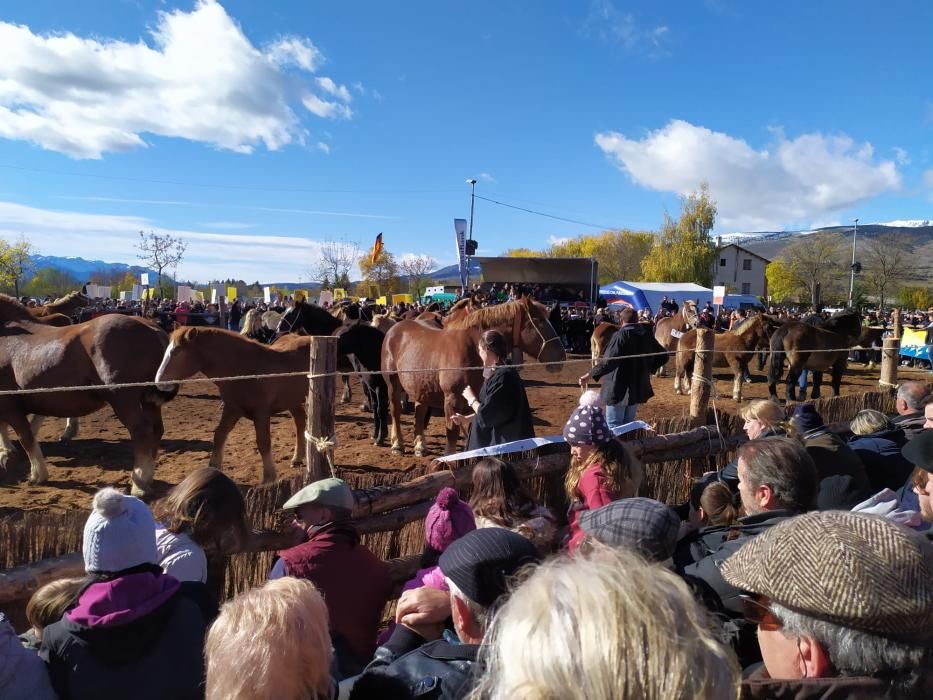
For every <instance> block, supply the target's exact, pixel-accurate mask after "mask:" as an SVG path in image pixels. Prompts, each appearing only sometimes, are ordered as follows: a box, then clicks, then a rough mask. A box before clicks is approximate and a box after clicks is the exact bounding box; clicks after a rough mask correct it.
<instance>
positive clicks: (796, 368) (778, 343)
mask: <svg viewBox="0 0 933 700" xmlns="http://www.w3.org/2000/svg"><path fill="white" fill-rule="evenodd" d="M861 331H862V326H861V320H860V317H859V314H858V313H857V312H855V311H840V312H839V313H836V314H833V316H832V318H830V319H828V320H826V321H822V322H821V324H820V326H816V325H813V324H810V323H804V322H803V321H787V322H786V323H785V324H784V325H782V326H781V327H780V328H778V329H777V330H776V331H775V332H774V335H772V336H771V364H770V365H769V367H768V392H769V394H770V395H771V399H772V400H774V401H777V383H778V382H779V381H780V380H781V375H783V374H784V361H785V359H786V360H787V363H788V365H789V367H788V369H787V377H786V379H785V385H786V395H787V400H788V401H794V400H795V398H796V397H795V392H796V389H795V387H796V386H797V380H798V379H799V378H800V373H801V372H802V371H803V370H805V369H808V370H811V371H812V372H813V392H812V394H811V398H814V399H818V398H819V397H820V385H821V383H822V381H823V372H826V371H831V372H832V387H833V396H839V388H840V387H841V386H842V375H843V373H844V372H845V369H846V360H847V359H848V357H849V348H850V347H852V345H853V343H855V342H856V340H857V339H858V337H859V335H860V334H861ZM827 351H829V352H827ZM805 398H806V391H803V392H801V397H800V399H801V400H804V399H805Z"/></svg>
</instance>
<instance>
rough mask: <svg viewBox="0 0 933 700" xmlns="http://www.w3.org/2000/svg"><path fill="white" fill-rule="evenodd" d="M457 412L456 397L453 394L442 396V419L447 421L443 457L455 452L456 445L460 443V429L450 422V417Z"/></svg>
mask: <svg viewBox="0 0 933 700" xmlns="http://www.w3.org/2000/svg"><path fill="white" fill-rule="evenodd" d="M456 412H457V397H456V396H455V395H454V394H446V395H445V396H444V417H445V418H446V419H447V421H446V425H445V427H446V428H447V446H446V447H445V448H444V454H445V455H452V454H453V453H455V452H456V451H457V443H458V442H459V441H460V428H459V427H458V426H457V425H455V424H454V423H453V422H451V420H450V417H451V416H452V415H453V414H455V413H456Z"/></svg>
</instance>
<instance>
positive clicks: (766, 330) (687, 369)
mask: <svg viewBox="0 0 933 700" xmlns="http://www.w3.org/2000/svg"><path fill="white" fill-rule="evenodd" d="M774 325H775V324H773V323H772V322H771V320H770V319H769V318H768V317H766V316H765V315H764V314H759V315H758V316H755V318H752V319H750V320H748V321H746V322H745V323H743V324H742V325H741V326H739V327H738V328H737V329H736V330H735V331H729V332H727V333H719V334H717V335H715V336H714V337H713V367H728V368H730V369H731V370H732V373H733V375H734V381H733V384H732V398H733V399H734V400H736V401H741V400H742V384H743V383H744V381H743V378H744V376H745V371H746V370H747V369H748V363H749V362H750V361H751V359H752V357H754V356H755V353H756V351H757V350H766V349H767V348H768V343H769V341H770V339H771V333H772V331H773V329H774ZM696 345H697V332H696V329H693V330H689V331H687V332H686V333H684V334H683V335H682V336H681V338H680V343H679V344H678V346H677V369H676V370H675V371H674V393H675V394H681V393H683V394H689V393H690V375H691V374H692V373H693V361H694V359H695V358H696V354H695V350H696Z"/></svg>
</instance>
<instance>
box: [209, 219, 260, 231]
mask: <svg viewBox="0 0 933 700" xmlns="http://www.w3.org/2000/svg"><path fill="white" fill-rule="evenodd" d="M201 226H203V227H204V228H219V229H227V230H229V231H236V230H243V231H245V230H246V229H250V228H255V224H248V223H246V222H244V221H205V222H203V223H201Z"/></svg>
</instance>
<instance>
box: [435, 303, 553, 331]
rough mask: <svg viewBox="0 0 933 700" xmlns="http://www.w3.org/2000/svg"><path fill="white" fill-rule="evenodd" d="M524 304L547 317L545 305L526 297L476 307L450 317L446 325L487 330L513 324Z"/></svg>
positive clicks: (454, 328)
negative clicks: (464, 313) (468, 311)
mask: <svg viewBox="0 0 933 700" xmlns="http://www.w3.org/2000/svg"><path fill="white" fill-rule="evenodd" d="M523 305H524V306H526V307H527V309H528V313H529V314H532V315H535V316H537V317H538V318H541V319H545V320H546V319H547V311H546V309H545V308H544V306H542V305H541V304H539V303H538V302H536V301H532V300H531V299H528V298H527V297H526V298H524V299H521V300H518V299H517V300H515V301H510V302H508V303H505V304H498V305H496V306H485V307H483V308H481V309H474V310H473V311H471V312H470V313H468V314H466V315H465V316H463V317H462V318H449V319H448V321H447V324H446V326H445V327H446V328H450V329H452V330H464V329H466V328H479V329H481V330H486V329H488V328H495V327H497V326H503V325H506V324H511V323H512V322H514V321H515V316H516V314H517V313H518V311H519V309H520V308H521V307H522V306H523Z"/></svg>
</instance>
